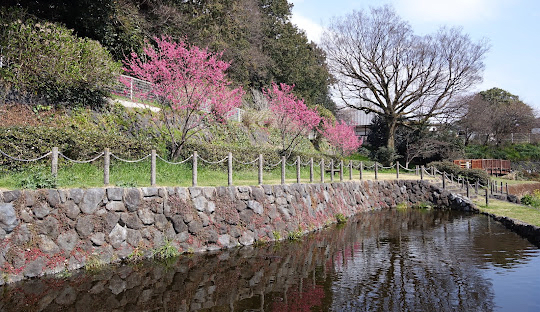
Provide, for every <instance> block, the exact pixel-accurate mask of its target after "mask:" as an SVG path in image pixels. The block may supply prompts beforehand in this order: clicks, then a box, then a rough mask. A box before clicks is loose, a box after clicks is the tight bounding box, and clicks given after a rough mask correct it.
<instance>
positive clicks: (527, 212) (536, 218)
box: [474, 197, 540, 226]
mask: <svg viewBox="0 0 540 312" xmlns="http://www.w3.org/2000/svg"><path fill="white" fill-rule="evenodd" d="M474 203H475V204H476V205H477V206H478V208H479V209H480V210H482V211H484V212H488V213H492V214H494V215H497V216H503V217H508V218H512V219H515V220H520V221H522V222H525V223H527V224H531V225H535V226H540V209H537V208H534V207H529V206H524V205H518V204H513V203H510V202H506V201H501V200H495V199H490V200H489V206H488V207H486V202H485V199H484V198H483V197H479V198H478V199H476V200H474Z"/></svg>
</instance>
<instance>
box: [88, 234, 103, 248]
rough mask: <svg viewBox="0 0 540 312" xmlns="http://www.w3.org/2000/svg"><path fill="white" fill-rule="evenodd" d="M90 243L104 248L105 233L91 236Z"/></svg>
mask: <svg viewBox="0 0 540 312" xmlns="http://www.w3.org/2000/svg"><path fill="white" fill-rule="evenodd" d="M90 241H91V242H92V244H94V245H95V246H102V245H103V244H105V233H102V232H98V233H94V234H92V235H91V236H90Z"/></svg>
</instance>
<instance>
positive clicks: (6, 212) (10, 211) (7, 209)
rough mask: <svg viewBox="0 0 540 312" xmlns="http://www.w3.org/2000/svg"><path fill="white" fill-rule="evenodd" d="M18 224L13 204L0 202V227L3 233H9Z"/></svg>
mask: <svg viewBox="0 0 540 312" xmlns="http://www.w3.org/2000/svg"><path fill="white" fill-rule="evenodd" d="M18 224H19V220H17V215H16V214H15V209H14V208H13V204H11V203H7V204H0V228H1V229H2V230H4V232H5V233H11V232H12V231H13V229H15V227H16V226H17V225H18Z"/></svg>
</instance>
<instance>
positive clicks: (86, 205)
mask: <svg viewBox="0 0 540 312" xmlns="http://www.w3.org/2000/svg"><path fill="white" fill-rule="evenodd" d="M104 196H105V189H102V188H91V189H87V190H86V192H84V195H83V198H82V200H81V203H80V204H79V208H80V209H81V211H82V212H83V213H86V214H93V213H94V212H96V210H97V209H98V207H99V204H100V203H101V201H102V200H103V197H104Z"/></svg>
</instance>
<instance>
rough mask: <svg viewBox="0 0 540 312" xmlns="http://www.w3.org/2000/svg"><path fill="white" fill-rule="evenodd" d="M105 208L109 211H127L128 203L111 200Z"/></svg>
mask: <svg viewBox="0 0 540 312" xmlns="http://www.w3.org/2000/svg"><path fill="white" fill-rule="evenodd" d="M105 208H106V209H107V210H109V211H126V205H124V202H122V201H110V202H108V203H107V205H105Z"/></svg>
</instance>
